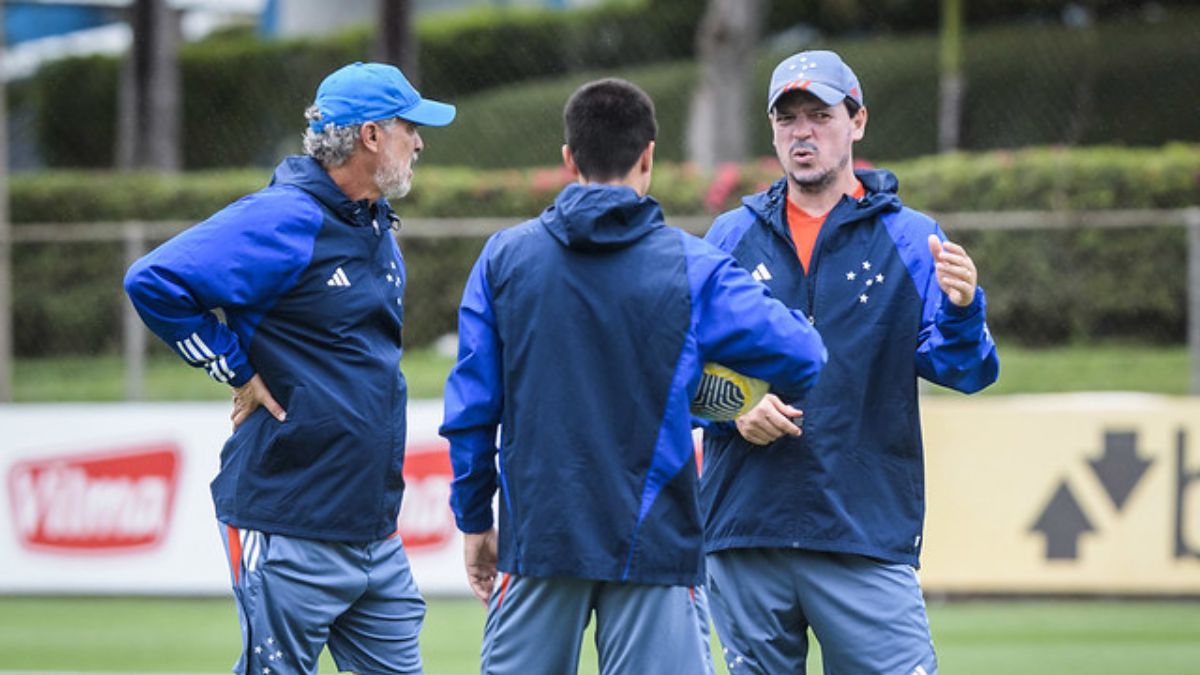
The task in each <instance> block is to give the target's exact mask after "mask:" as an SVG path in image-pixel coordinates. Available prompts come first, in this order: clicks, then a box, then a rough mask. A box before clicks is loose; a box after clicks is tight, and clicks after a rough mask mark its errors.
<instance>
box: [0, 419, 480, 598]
mask: <svg viewBox="0 0 1200 675" xmlns="http://www.w3.org/2000/svg"><path fill="white" fill-rule="evenodd" d="M441 417H442V406H441V402H440V401H414V402H412V403H411V404H410V406H409V436H408V454H407V459H406V461H405V478H406V482H407V489H406V491H405V496H404V508H403V510H402V511H401V513H400V532H401V537H402V538H403V539H404V543H405V548H406V549H407V551H408V555H409V558H410V559H411V562H412V568H413V575H414V576H415V577H416V580H417V584H418V585H419V586H420V588H421V590H422V591H423V592H425V593H434V594H465V593H469V589H468V587H467V584H466V576H465V574H464V572H463V568H462V567H463V566H462V538H461V536H460V535H459V534H458V533H457V530H456V528H455V527H454V518H453V515H452V514H451V512H450V508H449V506H448V499H449V492H450V477H451V475H452V474H451V470H450V460H449V456H448V454H447V452H446V443H445V441H444V440H443V439H441V438H440V437H438V435H437V427H438V424H439V422H440V420H441ZM229 425H230V423H229V404H227V403H144V404H125V403H117V404H54V405H23V404H15V405H5V406H0V430H2V435H0V481H2V483H0V484H2V485H3V492H4V498H3V499H0V593H122V594H124V593H148V594H154V593H162V594H225V593H228V592H229V584H230V582H229V568H228V565H227V563H226V561H225V559H224V552H223V549H222V546H221V540H220V535H219V533H218V529H217V522H216V516H215V514H214V512H213V505H212V499H211V497H210V495H209V490H208V484H209V481H211V480H212V478H213V477H214V476H215V475H216V473H217V468H218V457H219V454H220V451H221V447H222V446H223V445H224V443H225V439H226V437H227V436H228V435H229V430H230V427H229Z"/></svg>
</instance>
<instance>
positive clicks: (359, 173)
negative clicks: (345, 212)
mask: <svg viewBox="0 0 1200 675" xmlns="http://www.w3.org/2000/svg"><path fill="white" fill-rule="evenodd" d="M325 171H326V173H328V174H329V177H330V178H331V179H333V182H334V183H336V184H337V186H338V187H339V188H341V189H342V192H343V193H344V194H345V195H346V196H347V197H349V198H350V201H352V202H357V201H362V200H364V199H365V200H367V201H369V202H374V201H375V200H377V199H379V197H380V196H381V195H380V193H379V186H377V185H375V180H374V177H373V176H372V175H370V174H369V173H368V172H366V171H363V170H361V168H360V167H358V166H355V165H354V164H353V160H349V161H347V162H346V163H345V164H342V165H341V166H335V167H333V168H326V169H325Z"/></svg>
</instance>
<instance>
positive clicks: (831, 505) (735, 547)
mask: <svg viewBox="0 0 1200 675" xmlns="http://www.w3.org/2000/svg"><path fill="white" fill-rule="evenodd" d="M767 112H768V119H769V120H770V124H771V130H772V133H773V138H774V146H775V152H776V155H777V157H778V159H779V163H780V165H781V166H782V168H783V173H784V175H783V177H782V178H781V179H780V180H779V181H777V182H776V183H775V184H774V185H772V186H771V187H770V188H768V189H767V190H766V191H764V192H761V193H759V194H755V195H751V196H749V197H746V198H745V199H744V200H743V205H742V206H741V207H740V208H737V209H734V210H732V211H729V212H728V213H725V214H722V215H721V216H719V217H718V218H717V220H716V221H715V222H714V223H713V226H712V228H711V229H710V230H709V232H708V235H707V237H706V239H708V240H709V241H710V242H713V243H714V244H716V245H717V246H718V247H720V248H722V249H723V250H725V251H728V252H730V253H731V254H732V255H733V257H734V258H736V259H737V260H738V262H739V263H741V265H742V266H743V267H744V268H746V269H748V270H753V271H754V276H755V277H756V278H758V280H759V281H761V282H762V283H763V284H765V285H766V286H767V287H768V288H769V289H770V290H771V293H772V294H773V295H774V296H775V297H777V298H779V299H780V300H782V301H783V302H784V303H785V304H786V305H788V306H789V307H791V308H793V309H798V310H802V311H803V312H804V313H805V314H806V315H807V316H808V319H809V321H810V322H812V323H813V324H814V325H815V326H816V328H817V329H818V330H819V331H820V333H821V335H822V337H823V338H824V339H825V344H826V347H827V348H828V350H829V362H828V364H827V365H826V366H825V369H824V371H823V372H822V374H821V378H820V380H818V382H817V384H816V386H815V387H814V388H813V389H812V390H811V391H810V392H809V393H808V394H806V395H805V396H804V398H802V399H800V400H788V401H785V400H782V399H780V398H779V397H778V396H776V395H774V394H768V395H767V396H766V397H765V398H764V399H763V401H762V402H761V403H760V404H759V405H758V406H757V407H755V408H754V409H752V410H751V411H750V412H748V413H747V414H745V415H743V416H742V417H740V418H738V419H737V420H735V421H734V422H732V423H730V422H725V423H714V424H709V425H708V426H707V428H706V429H705V433H704V474H703V477H702V479H701V487H700V494H701V502H702V507H703V509H704V513H705V548H706V552H707V562H708V575H709V576H708V581H709V594H710V599H711V604H712V614H713V619H714V622H715V624H716V627H717V631H718V633H719V635H720V637H721V641H722V643H723V644H724V646H725V654H724V657H725V659H726V662H727V663H728V665H729V669H730V672H733V673H764V674H768V673H769V674H774V673H796V672H800V673H802V672H804V663H805V658H806V656H807V653H808V642H807V631H808V629H809V628H810V627H811V628H812V630H813V632H814V633H815V634H816V636H817V639H818V640H819V641H820V643H821V651H822V657H823V660H824V664H825V672H827V673H855V674H856V675H861V674H868V673H881V674H882V673H888V674H897V673H902V674H904V675H911V674H916V675H932V673H934V672H935V671H936V669H937V660H936V657H935V655H934V651H933V644H932V641H931V639H930V633H929V624H928V620H927V618H926V614H925V605H924V601H923V599H922V595H921V588H920V584H919V582H918V580H917V576H916V573H915V569H916V568H917V566H918V563H919V556H920V551H921V544H922V527H923V521H924V513H925V495H924V466H923V461H924V460H923V450H922V444H921V432H920V419H919V415H918V400H917V377H923V378H925V379H926V380H929V381H931V382H934V383H936V384H939V385H942V386H945V387H949V388H952V389H956V390H958V391H962V392H967V393H970V392H975V391H978V390H980V389H982V388H984V387H986V386H988V385H989V384H991V383H992V382H993V381H995V380H996V377H997V375H998V373H999V361H998V359H997V356H996V347H995V344H994V343H993V342H992V338H991V335H990V333H989V332H988V329H987V323H986V319H985V299H984V293H983V289H982V288H979V287H978V286H977V284H976V270H975V264H974V262H973V261H972V260H971V258H970V256H968V255H967V252H966V251H965V250H964V249H963V248H962V247H961V246H959V245H957V244H954V243H952V242H950V241H947V240H946V236H945V234H944V233H943V232H942V230H941V228H940V227H938V225H937V223H936V222H934V221H933V220H932V219H930V218H929V217H927V216H925V215H924V214H921V213H918V212H916V211H913V210H912V209H909V208H906V207H904V206H903V205H902V204H901V202H900V198H899V197H898V196H897V188H898V184H897V181H896V177H895V176H893V175H892V174H891V173H890V172H888V171H885V170H858V171H856V170H855V169H854V165H853V145H854V143H855V142H856V141H858V140H860V139H862V137H863V134H864V132H865V131H866V125H867V109H866V108H865V107H864V104H863V91H862V86H861V85H860V84H859V81H858V78H857V77H856V76H855V74H854V72H853V71H852V70H851V69H850V67H849V66H847V65H846V64H845V63H844V62H843V61H842V59H841V58H840V57H839V56H838V55H837V54H835V53H833V52H829V51H810V52H801V53H799V54H795V55H793V56H791V57H788V58H787V59H784V61H783V62H782V63H780V64H779V65H778V66H777V67H776V68H775V71H774V74H773V75H772V77H771V83H770V87H769V89H768V95H767Z"/></svg>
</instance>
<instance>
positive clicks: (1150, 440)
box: [921, 393, 1200, 595]
mask: <svg viewBox="0 0 1200 675" xmlns="http://www.w3.org/2000/svg"><path fill="white" fill-rule="evenodd" d="M922 418H923V422H924V431H925V453H926V464H925V475H926V496H927V504H926V506H927V513H926V528H925V550H924V553H923V556H922V563H923V567H922V569H921V579H922V584H923V585H924V587H925V589H926V590H927V591H932V592H939V591H944V592H1054V593H1137V594H1191V595H1194V594H1200V399H1197V398H1183V397H1165V396H1156V395H1144V394H1108V393H1105V394H1094V393H1089V394H1061V395H1045V396H1008V397H994V398H967V397H925V398H924V399H923V401H922Z"/></svg>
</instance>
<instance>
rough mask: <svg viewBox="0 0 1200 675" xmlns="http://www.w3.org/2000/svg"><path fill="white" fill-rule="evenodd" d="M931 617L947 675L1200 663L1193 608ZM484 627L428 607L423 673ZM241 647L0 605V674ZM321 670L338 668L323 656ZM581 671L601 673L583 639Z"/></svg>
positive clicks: (81, 615) (466, 610) (179, 604)
mask: <svg viewBox="0 0 1200 675" xmlns="http://www.w3.org/2000/svg"><path fill="white" fill-rule="evenodd" d="M929 618H930V624H931V626H932V629H933V636H934V643H935V644H936V646H937V650H938V660H939V665H940V670H941V672H944V673H958V674H967V675H993V674H995V675H1011V673H1021V674H1022V675H1062V674H1064V673H1087V674H1088V675H1176V674H1178V675H1184V674H1194V673H1196V672H1197V670H1198V668H1197V664H1200V602H1170V601H1163V602H1145V601H1136V602H1135V601H1129V602H1114V601H1104V602H1101V601H1059V602H1051V601H1043V600H1039V601H1021V602H1017V601H987V602H984V601H974V602H951V603H933V604H931V605H930V607H929ZM483 619H484V609H483V607H482V605H480V604H479V603H477V602H476V601H474V600H468V599H446V598H434V599H431V600H430V601H429V610H428V613H427V615H426V620H425V628H424V631H423V632H422V636H421V645H422V654H423V656H424V660H425V668H426V672H427V673H429V675H468V674H472V673H477V672H478V653H479V640H480V636H481V635H482V631H483ZM237 651H238V632H237V622H236V619H235V615H234V608H233V604H232V600H227V599H133V598H95V599H88V598H0V673H5V672H11V671H78V672H120V673H173V672H174V673H181V672H186V673H221V672H228V669H229V667H230V666H232V663H233V659H234V658H235V657H236V654H237ZM819 663H820V661H819V659H817V660H815V663H814V659H810V663H809V672H810V673H820V672H821V670H820V666H819V665H818V664H819ZM321 672H322V673H332V672H334V669H333V664H332V661H331V660H329V659H328V655H326V656H325V658H324V661H323V663H322V667H321ZM579 672H580V673H595V672H597V668H596V658H595V649H594V648H591V647H590V636H589V638H588V643H587V644H586V645H585V649H584V658H583V663H582V664H581V666H580V670H579ZM718 672H720V673H726V672H727V671H726V670H725V669H724V668H723V667H721V666H718Z"/></svg>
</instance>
